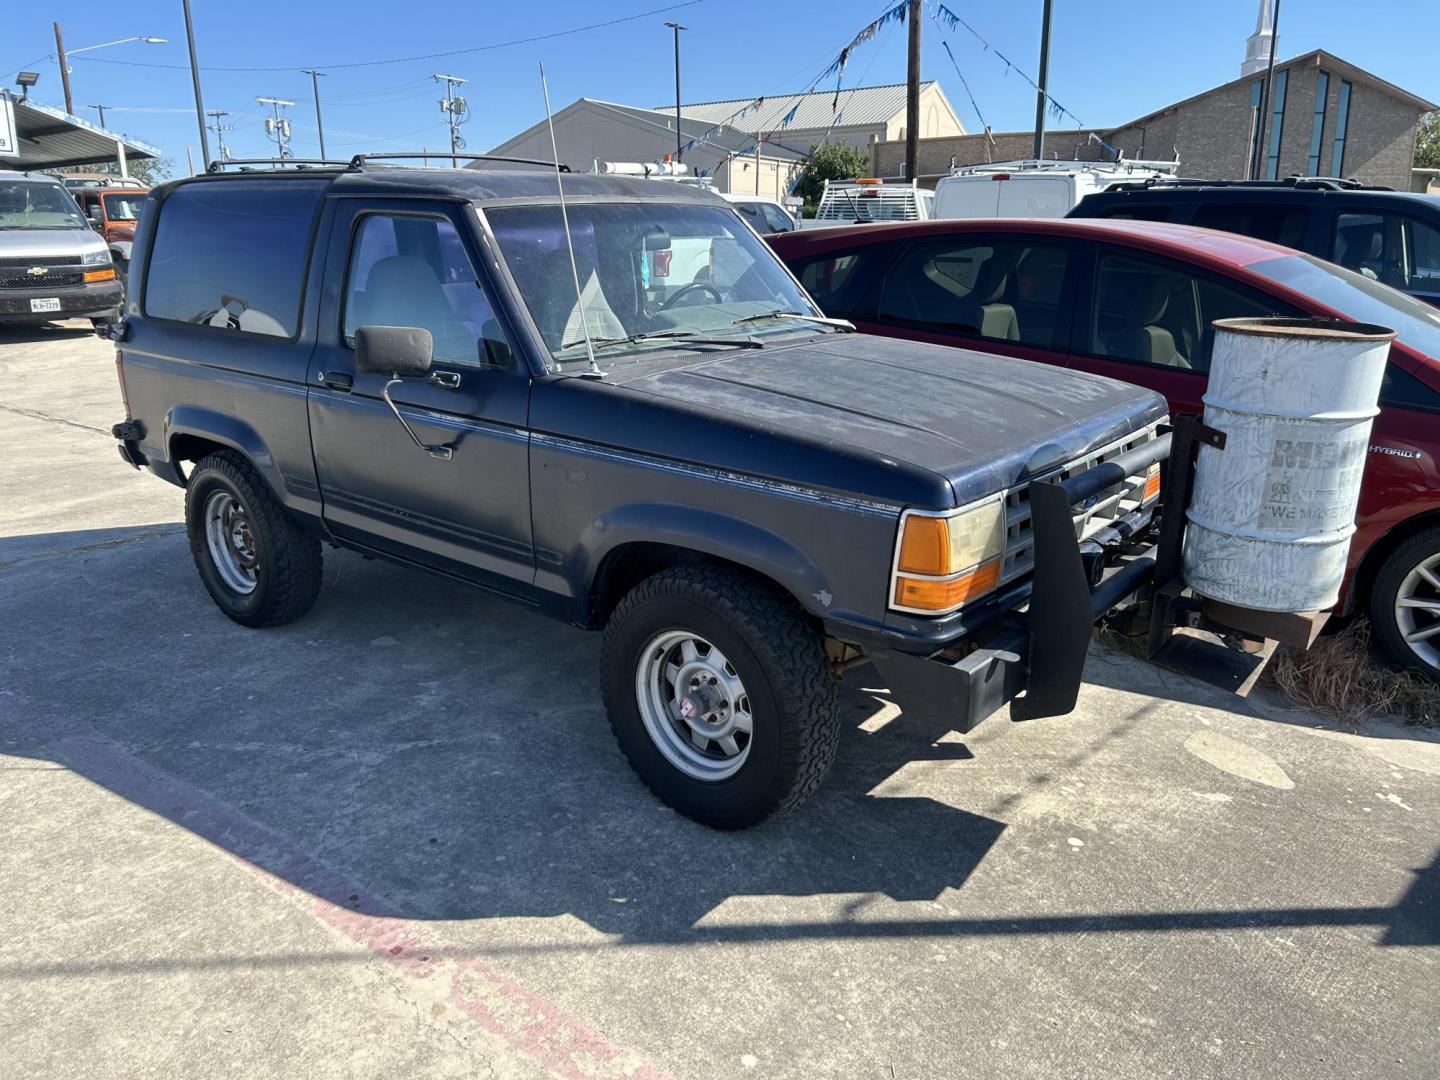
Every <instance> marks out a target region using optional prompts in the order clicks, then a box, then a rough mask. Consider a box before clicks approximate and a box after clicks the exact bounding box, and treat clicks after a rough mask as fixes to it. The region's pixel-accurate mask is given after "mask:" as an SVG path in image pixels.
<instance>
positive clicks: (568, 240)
mask: <svg viewBox="0 0 1440 1080" xmlns="http://www.w3.org/2000/svg"><path fill="white" fill-rule="evenodd" d="M540 90H541V92H542V93H543V94H544V95H545V123H546V124H548V125H549V127H550V156H551V157H553V158H554V159H555V187H556V188H557V189H558V190H559V192H560V221H561V222H562V223H563V224H564V226H565V247H566V248H568V249H569V251H570V276H571V277H572V278H574V279H575V306H576V307H577V308H579V310H580V328H581V329H582V330H584V331H585V354H586V355H587V356H588V357H589V358H590V369H589V370H588V371H586V372H585V374H586V375H588V376H590V377H591V378H595V379H603V378H604V377H605V373H604V372H603V371H601V370H600V365H599V364H597V363H595V345H594V343H593V342H591V340H590V317H589V315H587V314H586V312H585V295H584V293H582V292H581V290H580V266H579V264H578V263H576V261H575V241H574V239H573V238H572V237H571V236H570V212H569V211H568V210H566V209H565V181H564V179H563V177H562V174H561V172H560V149H559V147H558V146H557V145H556V143H555V119H554V117H552V116H551V115H550V85H549V84H548V83H547V82H546V81H545V65H544V64H543V63H542V64H541V65H540ZM560 333H561V335H562V341H561V342H560V344H561V345H562V346H563V345H564V344H565V342H564V341H563V335H564V333H565V329H564V327H562V328H561V330H560Z"/></svg>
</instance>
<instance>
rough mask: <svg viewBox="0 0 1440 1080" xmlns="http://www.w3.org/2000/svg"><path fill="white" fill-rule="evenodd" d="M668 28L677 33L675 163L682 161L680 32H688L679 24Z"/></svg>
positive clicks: (672, 23)
mask: <svg viewBox="0 0 1440 1080" xmlns="http://www.w3.org/2000/svg"><path fill="white" fill-rule="evenodd" d="M665 25H666V26H668V27H670V29H672V30H674V31H675V161H676V163H677V164H678V163H679V161H680V154H681V150H680V31H681V30H688V29H689V27H688V26H681V25H680V24H679V23H678V22H667V23H666V24H665Z"/></svg>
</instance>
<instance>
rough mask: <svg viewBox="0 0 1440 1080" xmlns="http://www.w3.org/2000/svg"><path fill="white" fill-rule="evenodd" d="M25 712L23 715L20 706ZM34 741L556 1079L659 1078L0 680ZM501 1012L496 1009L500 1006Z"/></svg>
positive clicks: (320, 867)
mask: <svg viewBox="0 0 1440 1080" xmlns="http://www.w3.org/2000/svg"><path fill="white" fill-rule="evenodd" d="M23 714H28V715H23ZM3 725H8V726H10V727H11V728H13V729H15V730H18V731H19V732H20V733H21V734H22V735H24V736H26V737H27V738H28V739H30V740H33V741H35V742H38V743H39V744H40V745H42V746H43V747H44V748H45V753H46V754H47V755H50V754H53V756H54V757H55V758H56V759H57V760H59V761H60V762H62V763H63V764H65V765H67V766H69V767H70V768H71V769H73V770H74V771H75V772H77V773H79V774H80V775H82V776H84V777H86V778H87V779H89V780H92V781H94V782H95V783H97V784H100V785H101V786H103V787H105V788H107V789H109V790H110V791H113V792H115V793H116V794H117V795H120V796H122V797H124V798H126V799H128V800H130V801H131V802H133V803H135V804H137V805H139V806H142V807H144V808H145V809H147V810H150V811H151V812H153V813H155V814H158V815H160V816H161V817H163V818H166V819H168V820H169V821H172V822H174V823H175V824H177V825H180V826H182V827H184V828H185V829H187V830H189V831H190V832H192V833H194V834H196V835H197V836H200V837H202V838H204V839H205V840H208V841H209V842H210V843H212V844H214V845H215V846H217V847H219V848H221V849H223V850H224V851H225V852H226V853H227V854H229V855H231V856H232V857H233V858H235V860H236V861H237V862H239V863H240V865H242V866H244V867H246V868H247V869H249V870H250V871H252V872H253V873H255V874H256V875H257V876H259V877H260V878H261V879H262V880H264V881H266V882H267V883H268V884H269V885H270V886H271V887H272V888H274V889H276V890H277V891H279V892H282V893H286V894H294V893H297V892H301V891H303V892H307V893H310V894H311V895H313V896H314V897H315V903H314V906H313V908H312V912H313V914H314V915H315V916H316V917H317V918H319V919H320V920H321V921H322V922H324V923H326V924H327V925H328V926H330V927H331V928H333V929H334V930H336V931H337V932H339V933H341V934H343V935H344V936H345V937H347V938H349V939H350V940H351V941H353V942H355V943H356V944H358V945H363V946H364V947H366V948H368V949H370V950H372V951H373V952H374V953H375V954H376V955H378V956H379V957H381V958H382V959H384V960H385V961H386V962H387V963H388V964H389V965H390V966H391V967H393V968H395V969H396V970H398V971H400V972H401V973H403V974H404V975H405V976H406V977H407V978H411V979H417V980H420V979H431V978H434V977H436V976H437V975H438V976H440V977H447V978H449V980H450V993H449V1001H450V1003H451V1005H452V1006H453V1007H454V1008H455V1009H457V1010H458V1011H459V1012H461V1013H462V1014H463V1015H465V1016H466V1017H468V1018H469V1019H471V1020H473V1021H474V1022H475V1023H477V1024H478V1025H479V1026H480V1027H481V1028H483V1029H484V1030H485V1031H488V1032H490V1033H491V1034H493V1035H496V1036H498V1037H499V1038H500V1039H502V1040H504V1041H505V1042H506V1043H508V1044H509V1045H510V1046H512V1047H513V1048H514V1049H516V1050H518V1051H519V1052H520V1053H522V1054H524V1055H526V1056H527V1057H530V1058H532V1059H534V1060H535V1061H537V1062H539V1063H540V1064H541V1065H544V1066H545V1067H546V1068H547V1069H549V1070H550V1071H551V1072H553V1073H555V1074H556V1075H558V1076H562V1077H565V1078H566V1080H594V1078H595V1077H597V1076H623V1077H626V1078H628V1080H668V1074H666V1073H664V1072H661V1071H660V1070H659V1069H657V1068H656V1067H655V1066H654V1065H651V1064H649V1063H647V1062H645V1061H643V1060H641V1058H640V1057H639V1055H638V1054H636V1053H634V1052H633V1051H630V1050H627V1049H625V1048H624V1047H621V1046H617V1045H615V1044H614V1043H612V1042H610V1041H609V1040H608V1039H606V1038H605V1037H604V1036H603V1035H600V1034H599V1033H597V1032H595V1031H593V1030H592V1029H591V1028H590V1027H589V1026H587V1025H586V1024H585V1022H584V1021H582V1020H581V1019H579V1018H578V1017H576V1016H572V1015H571V1014H569V1013H567V1012H565V1011H564V1010H563V1009H561V1008H559V1007H558V1006H556V1005H554V1004H552V1003H551V1002H549V1001H547V1000H546V999H544V998H542V997H541V996H540V995H538V994H535V993H533V992H532V991H530V990H527V989H526V988H525V987H523V986H521V985H520V984H519V983H517V982H516V981H515V980H513V979H511V978H510V977H509V976H508V975H506V974H504V973H503V972H502V971H500V970H499V969H498V968H495V967H494V966H492V965H490V964H488V963H486V962H485V961H483V960H480V959H478V958H476V957H473V956H466V955H463V950H459V949H457V948H456V947H454V946H451V945H448V944H445V943H442V942H439V941H433V940H427V939H426V938H425V937H424V936H423V934H422V933H420V932H419V928H418V927H417V926H416V925H415V924H414V923H413V922H410V921H408V920H406V919H404V918H402V917H400V914H399V909H398V908H397V907H396V905H394V904H391V903H389V902H387V901H385V900H384V899H382V898H380V897H377V896H375V895H374V894H373V893H369V892H367V891H366V890H365V889H363V888H361V887H360V886H359V885H358V884H356V883H355V882H354V881H352V880H351V879H349V878H348V877H346V876H345V875H344V874H342V873H340V872H339V871H336V870H334V869H332V868H330V867H329V866H326V865H325V864H324V863H322V862H321V861H320V860H318V859H316V858H315V857H314V856H312V855H310V854H308V853H307V852H305V851H302V850H301V849H300V848H298V847H296V846H295V845H294V844H292V843H291V842H290V841H289V840H287V839H285V838H284V837H283V836H281V835H280V834H279V833H277V832H275V831H274V830H273V829H271V828H269V827H268V826H265V825H262V824H260V823H259V822H257V821H255V820H254V819H252V818H250V817H247V816H246V815H244V814H242V813H241V812H240V811H238V810H236V809H235V808H233V807H231V806H229V805H227V804H226V803H223V802H221V801H220V800H219V799H216V798H215V797H214V796H212V795H210V794H209V793H208V792H206V791H204V790H202V789H201V788H198V787H196V786H195V785H194V784H191V783H190V782H188V781H186V780H182V779H180V778H179V777H177V776H175V775H174V774H172V773H168V772H166V771H165V770H164V769H161V768H159V767H158V766H156V765H152V764H150V763H149V762H147V761H145V760H143V759H142V758H139V757H137V756H136V755H135V754H133V753H131V752H130V751H129V750H127V749H126V748H125V747H124V746H122V745H121V744H120V743H118V742H116V741H115V740H113V739H111V738H109V737H107V736H105V735H101V734H100V733H99V732H97V731H95V730H94V729H93V728H90V727H88V726H87V725H85V724H83V723H81V722H79V721H76V720H71V719H68V718H65V717H60V716H56V715H54V714H50V713H48V712H46V713H45V714H44V715H43V716H42V715H40V710H39V709H37V708H36V707H35V706H34V705H33V703H31V702H30V701H28V700H27V699H26V698H25V697H24V696H22V695H20V694H18V693H16V692H14V691H10V690H3V689H0V726H3ZM502 1014H503V1015H502Z"/></svg>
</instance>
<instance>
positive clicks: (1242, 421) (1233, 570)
mask: <svg viewBox="0 0 1440 1080" xmlns="http://www.w3.org/2000/svg"><path fill="white" fill-rule="evenodd" d="M1394 337H1395V332H1394V331H1393V330H1387V329H1385V328H1384V327H1382V326H1372V325H1369V324H1366V323H1352V322H1341V321H1335V320H1328V319H1284V318H1274V319H1221V320H1219V321H1217V322H1216V323H1215V347H1214V351H1213V358H1212V360H1211V364H1210V384H1209V389H1208V390H1207V391H1206V394H1205V398H1204V401H1205V423H1206V424H1208V425H1209V426H1211V427H1213V428H1217V429H1219V430H1220V431H1223V432H1224V433H1225V436H1226V444H1225V449H1224V450H1216V449H1214V448H1213V447H1209V446H1203V445H1202V446H1201V447H1200V455H1199V458H1198V460H1197V461H1196V465H1195V487H1194V491H1193V493H1192V496H1191V501H1190V510H1189V513H1188V518H1189V525H1188V527H1187V528H1186V530H1185V546H1184V573H1185V581H1186V584H1188V585H1189V586H1190V587H1191V588H1192V589H1194V590H1195V591H1196V592H1197V593H1199V594H1201V595H1202V596H1208V597H1210V598H1211V599H1213V600H1221V601H1224V602H1226V603H1230V604H1237V605H1239V606H1241V607H1248V608H1258V609H1259V610H1261V611H1317V610H1321V609H1324V608H1328V607H1330V606H1332V605H1333V604H1334V603H1335V601H1336V599H1337V598H1338V596H1339V593H1340V582H1341V579H1342V578H1344V576H1345V559H1346V555H1347V554H1348V553H1349V550H1350V537H1351V536H1352V535H1353V534H1354V532H1355V506H1356V503H1357V502H1358V501H1359V498H1360V478H1361V476H1362V475H1363V473H1364V471H1365V454H1366V451H1367V450H1368V449H1369V443H1370V424H1371V422H1372V420H1373V419H1374V417H1375V414H1376V413H1377V412H1379V411H1380V410H1379V407H1378V405H1377V402H1378V400H1379V397H1380V381H1381V379H1382V378H1384V375H1385V362H1386V359H1387V357H1388V356H1389V353H1390V341H1391V339H1392V338H1394Z"/></svg>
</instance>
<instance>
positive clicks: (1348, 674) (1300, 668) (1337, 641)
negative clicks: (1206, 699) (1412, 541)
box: [1268, 620, 1440, 727]
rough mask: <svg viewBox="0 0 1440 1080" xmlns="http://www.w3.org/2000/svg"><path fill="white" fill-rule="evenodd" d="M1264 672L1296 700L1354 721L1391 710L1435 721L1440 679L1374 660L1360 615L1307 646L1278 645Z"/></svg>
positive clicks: (1439, 719) (1439, 722) (1438, 721)
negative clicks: (1302, 648)
mask: <svg viewBox="0 0 1440 1080" xmlns="http://www.w3.org/2000/svg"><path fill="white" fill-rule="evenodd" d="M1268 674H1269V677H1270V679H1271V681H1273V682H1274V684H1275V685H1276V686H1277V687H1278V688H1279V689H1280V691H1281V692H1282V693H1283V694H1284V695H1285V696H1286V697H1288V698H1289V699H1290V700H1291V701H1293V702H1294V703H1295V704H1297V705H1300V706H1303V707H1304V708H1307V709H1310V710H1311V711H1312V712H1317V713H1320V714H1322V715H1324V716H1330V717H1333V718H1335V719H1337V720H1342V721H1345V722H1347V723H1351V724H1356V723H1359V722H1360V721H1361V720H1364V719H1366V718H1368V717H1371V716H1393V717H1395V718H1396V719H1400V720H1404V721H1406V722H1407V723H1411V724H1424V725H1426V726H1430V727H1436V726H1440V685H1436V684H1435V683H1433V682H1431V681H1430V680H1428V679H1425V678H1422V677H1421V676H1419V675H1415V674H1412V673H1410V672H1407V671H1397V670H1395V669H1393V668H1389V667H1385V666H1383V665H1382V664H1379V663H1377V662H1376V661H1375V660H1374V659H1373V658H1372V656H1371V651H1370V626H1369V624H1368V623H1366V622H1364V621H1363V620H1359V621H1357V622H1355V623H1353V624H1352V625H1350V626H1348V627H1346V628H1345V629H1344V630H1342V631H1340V632H1339V633H1337V634H1330V635H1327V636H1325V637H1322V638H1321V639H1320V640H1319V641H1317V642H1316V643H1315V644H1314V646H1313V647H1312V648H1311V649H1310V650H1309V651H1308V652H1298V651H1296V650H1292V649H1287V648H1285V647H1284V646H1282V647H1281V648H1280V649H1279V651H1277V652H1276V654H1275V656H1274V658H1273V659H1272V660H1271V662H1270V668H1269V672H1268Z"/></svg>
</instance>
